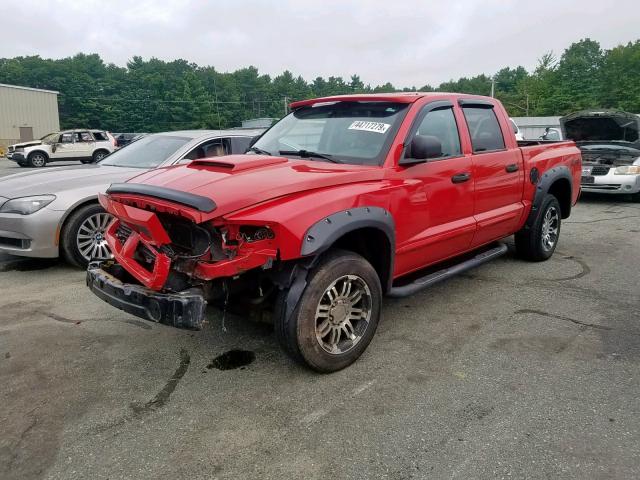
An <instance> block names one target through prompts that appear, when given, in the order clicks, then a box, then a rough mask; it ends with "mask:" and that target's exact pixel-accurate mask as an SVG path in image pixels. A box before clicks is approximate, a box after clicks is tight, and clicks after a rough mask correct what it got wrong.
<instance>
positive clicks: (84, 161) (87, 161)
mask: <svg viewBox="0 0 640 480" xmlns="http://www.w3.org/2000/svg"><path fill="white" fill-rule="evenodd" d="M80 163H81V164H83V165H86V164H88V163H93V160H80Z"/></svg>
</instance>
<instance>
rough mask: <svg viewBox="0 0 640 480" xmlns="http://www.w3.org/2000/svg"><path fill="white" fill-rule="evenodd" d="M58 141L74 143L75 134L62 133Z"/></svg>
mask: <svg viewBox="0 0 640 480" xmlns="http://www.w3.org/2000/svg"><path fill="white" fill-rule="evenodd" d="M58 141H59V142H60V143H73V134H72V133H63V134H62V135H60V139H59V140H58Z"/></svg>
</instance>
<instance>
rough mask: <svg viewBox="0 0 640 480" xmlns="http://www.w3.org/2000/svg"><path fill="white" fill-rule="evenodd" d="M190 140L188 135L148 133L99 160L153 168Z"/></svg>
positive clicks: (118, 164) (111, 163) (105, 162)
mask: <svg viewBox="0 0 640 480" xmlns="http://www.w3.org/2000/svg"><path fill="white" fill-rule="evenodd" d="M190 141H191V138H188V137H178V136H173V135H149V136H148V137H143V138H141V139H140V140H138V141H136V142H132V143H130V144H128V145H127V146H126V147H123V148H121V149H119V150H116V151H115V152H113V153H112V154H111V155H109V156H107V157H105V159H104V160H103V161H102V162H100V164H101V165H112V166H115V167H133V168H155V167H157V166H159V165H160V164H162V163H164V162H165V161H166V160H167V159H168V158H169V157H170V156H171V155H173V154H174V153H176V152H177V151H178V150H179V149H180V148H182V147H184V146H185V145H186V144H187V143H189V142H190Z"/></svg>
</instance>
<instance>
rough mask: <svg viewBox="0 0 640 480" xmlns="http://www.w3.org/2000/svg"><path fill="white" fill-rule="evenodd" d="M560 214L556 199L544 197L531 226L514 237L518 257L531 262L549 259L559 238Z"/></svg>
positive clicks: (549, 195)
mask: <svg viewBox="0 0 640 480" xmlns="http://www.w3.org/2000/svg"><path fill="white" fill-rule="evenodd" d="M561 212H562V211H561V209H560V203H559V202H558V199H557V198H556V197H555V196H554V195H552V194H550V193H548V194H547V195H545V197H544V198H543V199H542V204H541V205H540V210H538V213H537V216H536V218H535V220H534V222H533V225H531V227H529V228H526V227H525V228H523V229H522V230H520V231H519V232H517V233H516V235H515V240H516V252H517V254H518V255H519V256H520V257H522V258H524V259H525V260H529V261H532V262H542V261H544V260H548V259H549V258H551V255H553V252H554V251H555V249H556V246H557V245H558V240H559V238H560V224H561V216H562V215H561Z"/></svg>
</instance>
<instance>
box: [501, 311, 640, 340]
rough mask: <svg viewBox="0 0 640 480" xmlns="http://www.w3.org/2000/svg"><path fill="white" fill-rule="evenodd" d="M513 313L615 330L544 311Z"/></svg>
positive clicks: (610, 328)
mask: <svg viewBox="0 0 640 480" xmlns="http://www.w3.org/2000/svg"><path fill="white" fill-rule="evenodd" d="M513 313H514V314H515V315H526V314H527V313H533V314H535V315H540V316H542V317H549V318H555V319H556V320H563V321H565V322H571V323H575V324H576V325H580V326H583V327H589V328H595V329H598V330H614V328H613V327H609V326H607V325H599V324H597V323H587V322H582V321H580V320H576V319H575V318H571V317H565V316H563V315H556V314H553V313H549V312H544V311H542V310H533V309H528V308H524V309H522V310H516V311H515V312H513ZM634 335H638V334H634Z"/></svg>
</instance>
